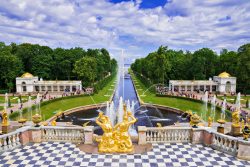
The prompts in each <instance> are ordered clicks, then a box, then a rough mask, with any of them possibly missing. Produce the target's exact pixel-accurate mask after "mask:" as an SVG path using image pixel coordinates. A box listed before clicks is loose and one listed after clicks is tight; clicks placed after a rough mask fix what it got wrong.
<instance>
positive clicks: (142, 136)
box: [138, 126, 147, 145]
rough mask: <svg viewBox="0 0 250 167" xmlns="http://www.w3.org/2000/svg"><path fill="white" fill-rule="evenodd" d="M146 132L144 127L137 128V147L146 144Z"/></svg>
mask: <svg viewBox="0 0 250 167" xmlns="http://www.w3.org/2000/svg"><path fill="white" fill-rule="evenodd" d="M146 132H147V127H146V126H138V144H139V145H143V144H147V140H146V138H147V136H146Z"/></svg>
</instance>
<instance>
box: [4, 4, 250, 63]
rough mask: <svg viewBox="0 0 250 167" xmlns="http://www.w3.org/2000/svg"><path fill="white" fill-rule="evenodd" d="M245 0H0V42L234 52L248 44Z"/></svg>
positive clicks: (129, 51) (139, 53)
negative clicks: (206, 49) (206, 48)
mask: <svg viewBox="0 0 250 167" xmlns="http://www.w3.org/2000/svg"><path fill="white" fill-rule="evenodd" d="M249 27H250V1H248V0H49V1H48V0H1V1H0V41H4V42H6V43H10V42H16V43H23V42H29V43H38V44H41V45H48V46H50V47H53V48H55V47H64V48H70V47H78V46H79V47H83V48H85V49H86V48H102V47H104V48H107V49H108V50H109V51H110V53H111V54H112V56H113V57H118V56H119V55H120V53H121V49H124V53H125V56H126V57H130V59H134V58H136V57H143V56H146V55H147V54H148V53H149V52H152V51H154V50H156V49H157V48H158V47H159V46H160V45H166V46H169V48H171V49H177V50H178V49H182V50H191V51H194V50H197V49H199V48H202V47H209V48H212V49H213V50H215V51H217V52H219V51H220V50H221V49H223V48H226V49H229V50H236V49H237V48H238V47H239V46H240V45H242V44H245V43H248V42H249V41H250V32H249V30H250V28H249Z"/></svg>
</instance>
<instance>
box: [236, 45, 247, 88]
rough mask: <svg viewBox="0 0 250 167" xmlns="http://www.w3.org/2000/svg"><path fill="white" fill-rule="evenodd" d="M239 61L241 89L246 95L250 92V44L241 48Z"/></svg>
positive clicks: (238, 75) (238, 72)
mask: <svg viewBox="0 0 250 167" xmlns="http://www.w3.org/2000/svg"><path fill="white" fill-rule="evenodd" d="M237 60H238V61H237V68H238V70H237V78H238V83H239V84H240V85H239V87H240V89H241V90H242V91H243V92H244V93H247V92H248V91H250V43H249V44H245V45H242V46H241V47H239V49H238V59H237ZM248 93H249V92H248Z"/></svg>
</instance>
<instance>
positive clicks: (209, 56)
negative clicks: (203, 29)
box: [131, 43, 250, 94]
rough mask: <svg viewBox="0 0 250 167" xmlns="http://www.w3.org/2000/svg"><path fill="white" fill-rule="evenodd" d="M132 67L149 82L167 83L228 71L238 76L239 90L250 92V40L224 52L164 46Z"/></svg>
mask: <svg viewBox="0 0 250 167" xmlns="http://www.w3.org/2000/svg"><path fill="white" fill-rule="evenodd" d="M131 69H132V70H133V71H134V73H135V74H137V75H138V76H139V77H140V78H141V79H142V80H144V83H145V82H146V83H148V85H149V84H157V83H162V84H167V83H168V81H169V80H204V79H208V78H210V77H213V76H217V75H218V74H220V73H221V72H224V71H226V72H228V73H229V74H231V75H232V76H235V77H237V91H241V92H242V93H248V94H249V93H250V43H249V44H245V45H242V46H240V47H239V49H238V50H237V51H228V50H227V49H223V50H221V52H220V54H217V53H216V52H214V51H213V50H211V49H209V48H202V49H199V50H197V51H195V52H193V53H192V52H190V51H182V50H172V49H169V48H168V47H167V46H160V47H159V48H158V50H157V51H155V52H152V53H149V54H148V55H147V57H145V58H140V59H136V61H135V62H134V63H133V64H132V65H131Z"/></svg>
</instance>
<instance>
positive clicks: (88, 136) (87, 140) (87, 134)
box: [84, 126, 94, 144]
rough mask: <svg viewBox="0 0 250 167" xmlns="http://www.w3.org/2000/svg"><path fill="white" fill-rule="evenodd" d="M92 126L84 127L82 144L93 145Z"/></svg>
mask: <svg viewBox="0 0 250 167" xmlns="http://www.w3.org/2000/svg"><path fill="white" fill-rule="evenodd" d="M93 134H94V126H86V127H84V144H93Z"/></svg>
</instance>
